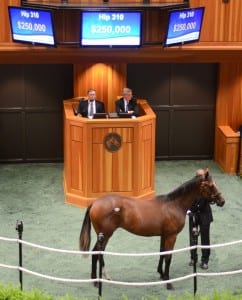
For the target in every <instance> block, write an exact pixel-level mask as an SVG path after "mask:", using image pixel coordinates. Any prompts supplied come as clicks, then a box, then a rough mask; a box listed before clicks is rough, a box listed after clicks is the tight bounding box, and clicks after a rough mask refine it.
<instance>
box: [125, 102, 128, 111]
mask: <svg viewBox="0 0 242 300" xmlns="http://www.w3.org/2000/svg"><path fill="white" fill-rule="evenodd" d="M128 104H129V102H127V101H126V102H125V112H128V111H129V109H128Z"/></svg>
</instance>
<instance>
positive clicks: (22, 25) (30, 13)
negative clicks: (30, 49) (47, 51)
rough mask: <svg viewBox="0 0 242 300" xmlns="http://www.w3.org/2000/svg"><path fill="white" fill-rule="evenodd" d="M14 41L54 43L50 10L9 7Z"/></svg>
mask: <svg viewBox="0 0 242 300" xmlns="http://www.w3.org/2000/svg"><path fill="white" fill-rule="evenodd" d="M9 17H10V23H11V30H12V35H13V40H14V41H24V42H30V43H33V44H35V43H37V44H46V45H54V44H55V40H54V31H53V22H52V15H51V11H45V10H35V9H30V8H21V7H9Z"/></svg>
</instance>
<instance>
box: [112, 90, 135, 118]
mask: <svg viewBox="0 0 242 300" xmlns="http://www.w3.org/2000/svg"><path fill="white" fill-rule="evenodd" d="M115 108H116V109H115V110H116V113H125V112H126V113H129V114H132V115H133V116H135V117H137V116H138V115H139V107H138V104H137V102H136V99H135V98H134V97H133V93H132V90H131V89H129V88H124V89H123V97H122V98H120V99H119V100H117V101H116V102H115Z"/></svg>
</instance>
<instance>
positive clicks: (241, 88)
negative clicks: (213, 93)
mask: <svg viewBox="0 0 242 300" xmlns="http://www.w3.org/2000/svg"><path fill="white" fill-rule="evenodd" d="M216 112H217V116H216V126H220V125H229V126H230V127H231V128H232V129H233V130H234V131H238V130H239V127H240V125H241V124H242V63H234V64H227V63H224V64H220V76H219V84H218V91H217V110H216Z"/></svg>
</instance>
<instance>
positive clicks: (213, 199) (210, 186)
mask: <svg viewBox="0 0 242 300" xmlns="http://www.w3.org/2000/svg"><path fill="white" fill-rule="evenodd" d="M198 175H199V176H201V177H202V181H201V185H200V193H201V196H202V197H204V198H206V199H208V201H209V203H210V204H216V205H218V206H223V205H224V203H225V200H224V198H223V196H222V195H221V193H220V192H219V190H218V187H217V185H216V183H215V181H214V180H213V178H212V177H211V176H210V175H209V170H208V168H207V169H206V170H205V171H204V173H203V174H198Z"/></svg>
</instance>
